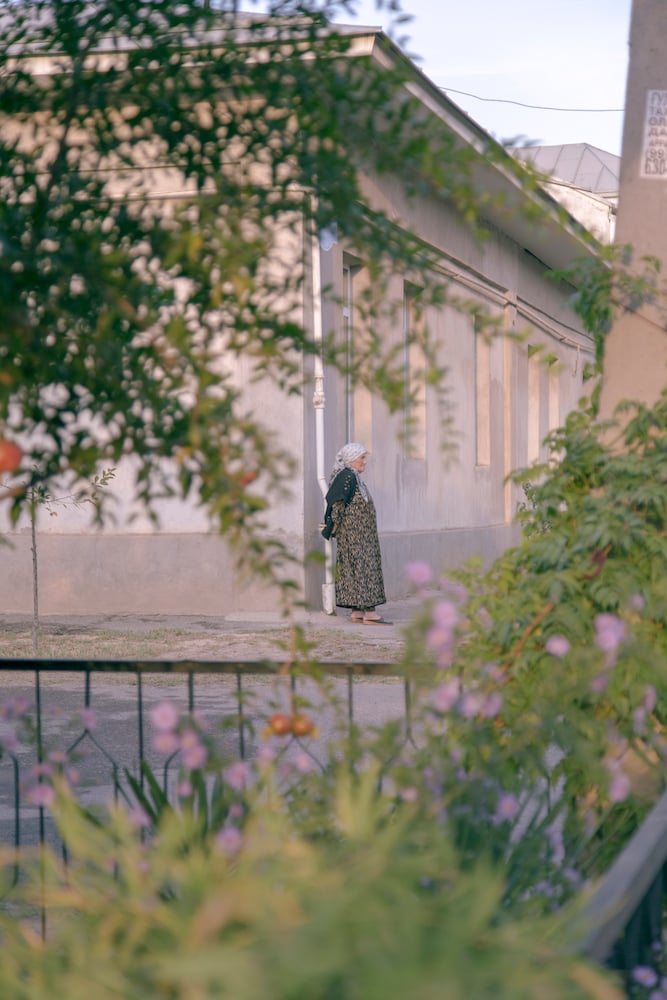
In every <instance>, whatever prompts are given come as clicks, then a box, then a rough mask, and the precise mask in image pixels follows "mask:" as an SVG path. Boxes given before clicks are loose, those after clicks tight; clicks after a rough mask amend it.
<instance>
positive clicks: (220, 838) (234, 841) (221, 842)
mask: <svg viewBox="0 0 667 1000" xmlns="http://www.w3.org/2000/svg"><path fill="white" fill-rule="evenodd" d="M215 842H216V844H217V845H218V847H221V848H222V849H223V851H224V852H225V854H237V853H238V852H239V851H240V850H241V847H242V846H243V834H242V833H241V831H240V830H237V829H236V827H235V826H223V828H222V830H221V831H220V833H218V835H217V836H216V838H215Z"/></svg>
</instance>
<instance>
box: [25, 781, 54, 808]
mask: <svg viewBox="0 0 667 1000" xmlns="http://www.w3.org/2000/svg"><path fill="white" fill-rule="evenodd" d="M27 797H28V802H30V803H32V805H33V806H41V807H43V808H46V809H48V808H49V807H50V806H52V805H53V802H54V800H55V797H56V793H55V790H54V788H53V787H52V786H51V785H46V784H44V783H43V782H40V784H39V785H35V786H34V787H33V788H31V789H30V791H29V792H28V796H27Z"/></svg>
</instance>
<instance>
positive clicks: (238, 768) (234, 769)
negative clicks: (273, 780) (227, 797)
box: [224, 760, 250, 792]
mask: <svg viewBox="0 0 667 1000" xmlns="http://www.w3.org/2000/svg"><path fill="white" fill-rule="evenodd" d="M224 774H225V781H226V782H227V784H228V785H229V787H230V788H233V789H234V791H236V792H242V791H243V789H244V788H245V787H246V785H247V784H248V781H249V780H250V766H249V764H247V763H246V762H245V761H244V760H239V761H236V763H234V764H230V766H229V767H228V768H226V770H225V772H224Z"/></svg>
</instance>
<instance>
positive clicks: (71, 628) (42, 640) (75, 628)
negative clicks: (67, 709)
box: [0, 615, 403, 663]
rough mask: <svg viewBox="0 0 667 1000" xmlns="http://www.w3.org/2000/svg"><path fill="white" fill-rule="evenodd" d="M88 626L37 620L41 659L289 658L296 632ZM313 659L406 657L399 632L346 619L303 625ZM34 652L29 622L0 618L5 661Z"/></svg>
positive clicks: (185, 625) (253, 627)
mask: <svg viewBox="0 0 667 1000" xmlns="http://www.w3.org/2000/svg"><path fill="white" fill-rule="evenodd" d="M118 617H119V619H120V620H114V621H113V622H110V621H109V620H108V619H107V620H102V621H97V620H92V621H90V622H88V623H83V622H81V621H67V620H64V619H62V620H58V621H55V620H53V619H49V620H47V621H43V622H41V623H40V628H39V633H38V649H37V655H38V656H39V657H40V658H44V657H48V658H57V659H97V660H103V659H121V660H124V659H128V660H152V659H169V660H226V661H235V660H273V661H277V660H285V659H288V658H289V648H290V639H291V631H290V627H289V625H288V624H286V623H281V622H277V623H270V624H266V623H264V622H254V623H252V624H251V623H248V622H244V623H241V622H234V623H230V622H225V621H221V620H217V619H216V620H214V621H211V620H201V619H199V620H194V621H193V620H190V621H187V622H182V623H180V622H179V623H178V624H177V625H176V626H175V623H174V622H173V621H170V620H169V619H168V618H167V617H165V618H164V619H161V618H160V616H156V615H151V616H149V617H147V618H137V619H133V620H131V621H130V620H128V619H127V618H126V616H118ZM299 627H300V628H301V630H302V634H303V636H304V638H305V639H306V640H307V642H308V643H309V644H311V646H312V653H311V655H312V656H314V657H315V658H316V659H318V660H320V661H322V662H325V661H338V662H340V661H342V660H345V661H350V662H358V663H372V662H376V663H392V662H394V661H395V660H396V659H397V658H398V657H399V656H400V653H401V649H402V646H403V638H402V634H401V631H400V628H399V627H398V626H397V625H395V626H392V627H375V628H368V627H366V628H365V627H363V626H355V625H351V624H350V623H349V622H347V621H342V620H339V621H337V622H331V623H329V622H327V623H326V625H322V624H321V623H319V622H311V621H306V622H300V623H299ZM34 655H35V649H34V645H33V633H32V623H31V622H30V620H29V619H27V618H26V617H24V618H22V619H20V620H16V619H7V618H3V617H2V616H0V659H2V658H4V659H9V658H13V657H19V658H31V657H33V656H34Z"/></svg>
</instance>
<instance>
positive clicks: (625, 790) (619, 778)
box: [609, 771, 630, 802]
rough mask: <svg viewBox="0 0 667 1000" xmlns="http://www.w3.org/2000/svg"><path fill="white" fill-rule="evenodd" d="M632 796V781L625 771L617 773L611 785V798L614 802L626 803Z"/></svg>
mask: <svg viewBox="0 0 667 1000" xmlns="http://www.w3.org/2000/svg"><path fill="white" fill-rule="evenodd" d="M629 794H630V779H629V778H628V776H627V774H624V773H623V771H617V772H616V774H614V776H613V777H612V779H611V783H610V785H609V798H610V800H611V801H612V802H625V800H626V799H627V797H628V795H629Z"/></svg>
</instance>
